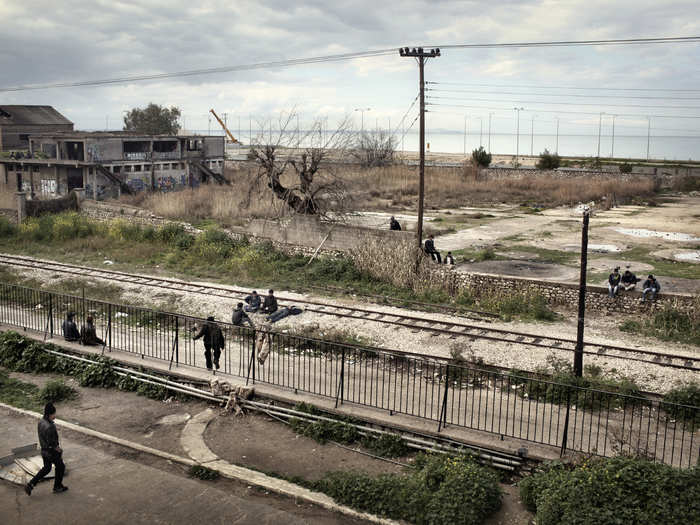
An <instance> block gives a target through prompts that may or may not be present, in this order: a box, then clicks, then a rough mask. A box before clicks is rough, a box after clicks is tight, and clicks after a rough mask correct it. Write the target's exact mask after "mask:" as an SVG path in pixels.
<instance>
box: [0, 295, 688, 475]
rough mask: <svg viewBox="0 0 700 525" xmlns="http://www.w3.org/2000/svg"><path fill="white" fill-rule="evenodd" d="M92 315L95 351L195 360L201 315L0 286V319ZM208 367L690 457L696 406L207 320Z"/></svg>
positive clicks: (440, 423) (48, 325)
mask: <svg viewBox="0 0 700 525" xmlns="http://www.w3.org/2000/svg"><path fill="white" fill-rule="evenodd" d="M69 311H73V312H75V314H76V322H77V323H78V325H81V324H82V323H83V322H84V319H85V318H86V317H87V316H92V317H93V318H94V320H95V324H96V326H97V328H98V336H100V337H101V338H102V339H103V340H104V342H105V346H104V348H105V350H106V351H111V350H120V351H123V352H129V353H132V354H138V355H140V356H141V357H142V358H151V359H159V360H163V361H168V362H170V366H179V365H187V366H193V367H202V368H203V367H204V366H205V360H204V348H203V345H202V342H201V340H200V341H194V340H193V335H194V333H195V332H196V331H197V330H198V329H199V328H200V327H201V326H202V324H203V323H206V322H207V321H206V320H203V319H200V318H196V317H191V316H187V315H181V314H175V313H165V312H158V311H154V310H150V309H146V308H140V307H135V306H127V305H117V304H111V303H108V302H104V301H96V300H92V299H86V298H83V297H76V296H72V295H66V294H59V293H54V292H47V291H42V290H35V289H31V288H26V287H21V286H16V285H9V284H0V322H1V323H4V324H8V325H13V326H17V327H22V328H26V329H31V330H35V331H39V332H45V333H46V334H47V336H53V335H59V336H60V334H61V324H62V322H63V320H64V319H65V317H66V314H67V312H69ZM215 324H216V325H217V326H218V327H219V328H221V330H222V333H223V335H224V340H225V344H224V348H223V350H222V352H221V358H220V366H221V369H220V370H219V373H224V374H229V375H234V376H238V377H244V378H246V380H247V381H248V382H252V383H255V382H263V383H269V384H271V385H276V386H280V387H284V388H288V389H293V390H294V391H302V392H307V393H310V394H315V395H319V396H324V397H328V398H333V399H335V402H336V405H337V404H340V403H344V402H349V403H355V404H358V405H365V406H369V407H373V408H377V409H381V410H386V411H388V412H389V413H390V414H393V413H400V414H407V415H410V416H415V417H420V418H424V419H428V420H432V421H434V422H435V423H436V425H437V430H438V431H440V430H441V429H442V428H444V427H445V426H449V425H452V426H459V427H464V428H469V429H475V430H480V431H485V432H490V433H493V434H497V435H500V436H503V437H511V438H516V439H521V440H525V441H529V442H534V443H540V444H545V445H552V446H557V447H560V448H561V450H562V453H563V452H564V451H566V450H570V451H576V452H583V453H592V454H597V455H602V456H611V455H614V454H616V453H618V452H630V453H637V454H643V455H645V456H647V457H649V458H652V459H654V460H656V461H659V462H664V463H668V464H672V465H676V466H691V465H694V464H696V463H697V462H698V455H699V453H700V450H699V448H698V447H699V445H700V441H699V439H700V434H699V432H698V431H699V430H700V408H698V407H692V406H685V405H678V404H673V403H666V402H663V401H660V400H657V399H648V398H645V397H637V396H631V395H625V394H622V393H616V392H607V391H602V390H596V389H591V388H584V387H581V386H576V385H575V384H561V383H555V382H552V381H546V380H542V379H536V378H531V377H527V376H524V375H518V374H515V373H510V374H509V373H504V372H502V371H497V370H488V369H484V368H475V367H471V366H461V365H456V364H453V363H452V362H451V361H450V360H448V359H441V358H433V357H426V356H423V355H418V354H412V353H407V352H406V353H405V352H396V351H387V350H382V349H378V348H368V347H361V346H356V345H349V344H342V343H335V342H329V341H322V340H318V339H313V338H308V337H302V336H297V335H292V334H284V333H277V332H274V331H261V330H257V331H256V330H253V329H251V328H247V327H237V326H233V325H231V324H229V323H224V322H216V323H215Z"/></svg>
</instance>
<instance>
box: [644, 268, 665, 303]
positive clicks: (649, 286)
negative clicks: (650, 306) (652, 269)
mask: <svg viewBox="0 0 700 525" xmlns="http://www.w3.org/2000/svg"><path fill="white" fill-rule="evenodd" d="M659 290H661V285H660V284H659V281H657V280H656V279H655V278H654V276H653V275H649V277H647V280H646V281H644V284H643V285H642V299H641V301H642V302H644V301H646V298H647V294H648V295H649V300H650V301H654V300H655V299H656V294H658V293H659Z"/></svg>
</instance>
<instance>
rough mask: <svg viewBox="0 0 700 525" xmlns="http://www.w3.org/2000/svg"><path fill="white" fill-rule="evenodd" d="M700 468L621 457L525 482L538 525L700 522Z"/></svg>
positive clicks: (557, 470)
mask: <svg viewBox="0 0 700 525" xmlns="http://www.w3.org/2000/svg"><path fill="white" fill-rule="evenodd" d="M699 494H700V469H699V468H697V467H696V468H690V469H685V470H682V469H676V468H674V467H671V466H668V465H663V464H660V463H652V462H650V461H648V460H644V459H638V458H631V457H625V456H620V457H616V458H612V459H601V458H599V459H589V460H586V461H585V462H584V463H583V464H581V465H579V466H575V467H564V466H561V465H557V466H554V467H550V468H545V469H544V470H542V471H541V472H538V473H536V474H533V475H532V476H531V477H529V478H526V479H524V480H523V481H521V482H520V496H521V498H522V500H523V502H524V503H525V504H526V505H527V506H528V507H529V508H532V509H536V513H537V514H536V518H537V523H538V525H555V524H556V525H559V524H562V523H575V524H582V525H583V524H590V525H613V524H626V523H629V524H633V523H634V524H640V525H646V524H648V525H656V524H662V523H663V524H666V523H668V524H671V523H700V498H699V497H698V495H699Z"/></svg>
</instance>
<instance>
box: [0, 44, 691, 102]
mask: <svg viewBox="0 0 700 525" xmlns="http://www.w3.org/2000/svg"><path fill="white" fill-rule="evenodd" d="M693 42H700V36H686V37H661V38H627V39H610V40H563V41H552V42H511V43H485V44H446V45H442V46H424V47H426V48H429V47H435V48H438V47H439V48H442V49H480V48H482V49H483V48H527V47H577V46H611V45H614V46H620V45H643V44H679V43H693ZM396 51H397V48H391V49H377V50H373V51H360V52H356V53H341V54H337V55H325V56H318V57H308V58H297V59H288V60H278V61H273V62H258V63H254V64H240V65H234V66H224V67H216V68H207V69H194V70H190V71H178V72H174V73H154V74H149V75H133V76H125V77H115V78H107V79H100V80H83V81H77V82H57V83H50V84H31V85H25V86H10V87H0V93H7V92H11V91H29V90H36V89H53V88H65V87H86V86H101V85H109V84H123V83H128V82H137V81H144V80H161V79H167V78H177V77H188V76H198V75H210V74H215V73H230V72H236V71H250V70H255V69H272V68H282V67H291V66H298V65H306V64H318V63H325V62H338V61H344V60H353V59H356V58H368V57H378V56H387V55H393V54H395V53H396Z"/></svg>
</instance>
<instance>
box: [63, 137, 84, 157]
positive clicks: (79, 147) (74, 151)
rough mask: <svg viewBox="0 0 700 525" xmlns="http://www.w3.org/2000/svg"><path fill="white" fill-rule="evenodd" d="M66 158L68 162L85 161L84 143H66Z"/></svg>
mask: <svg viewBox="0 0 700 525" xmlns="http://www.w3.org/2000/svg"><path fill="white" fill-rule="evenodd" d="M64 147H65V148H66V158H67V159H68V160H85V152H84V146H83V143H82V142H73V141H66V142H64Z"/></svg>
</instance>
